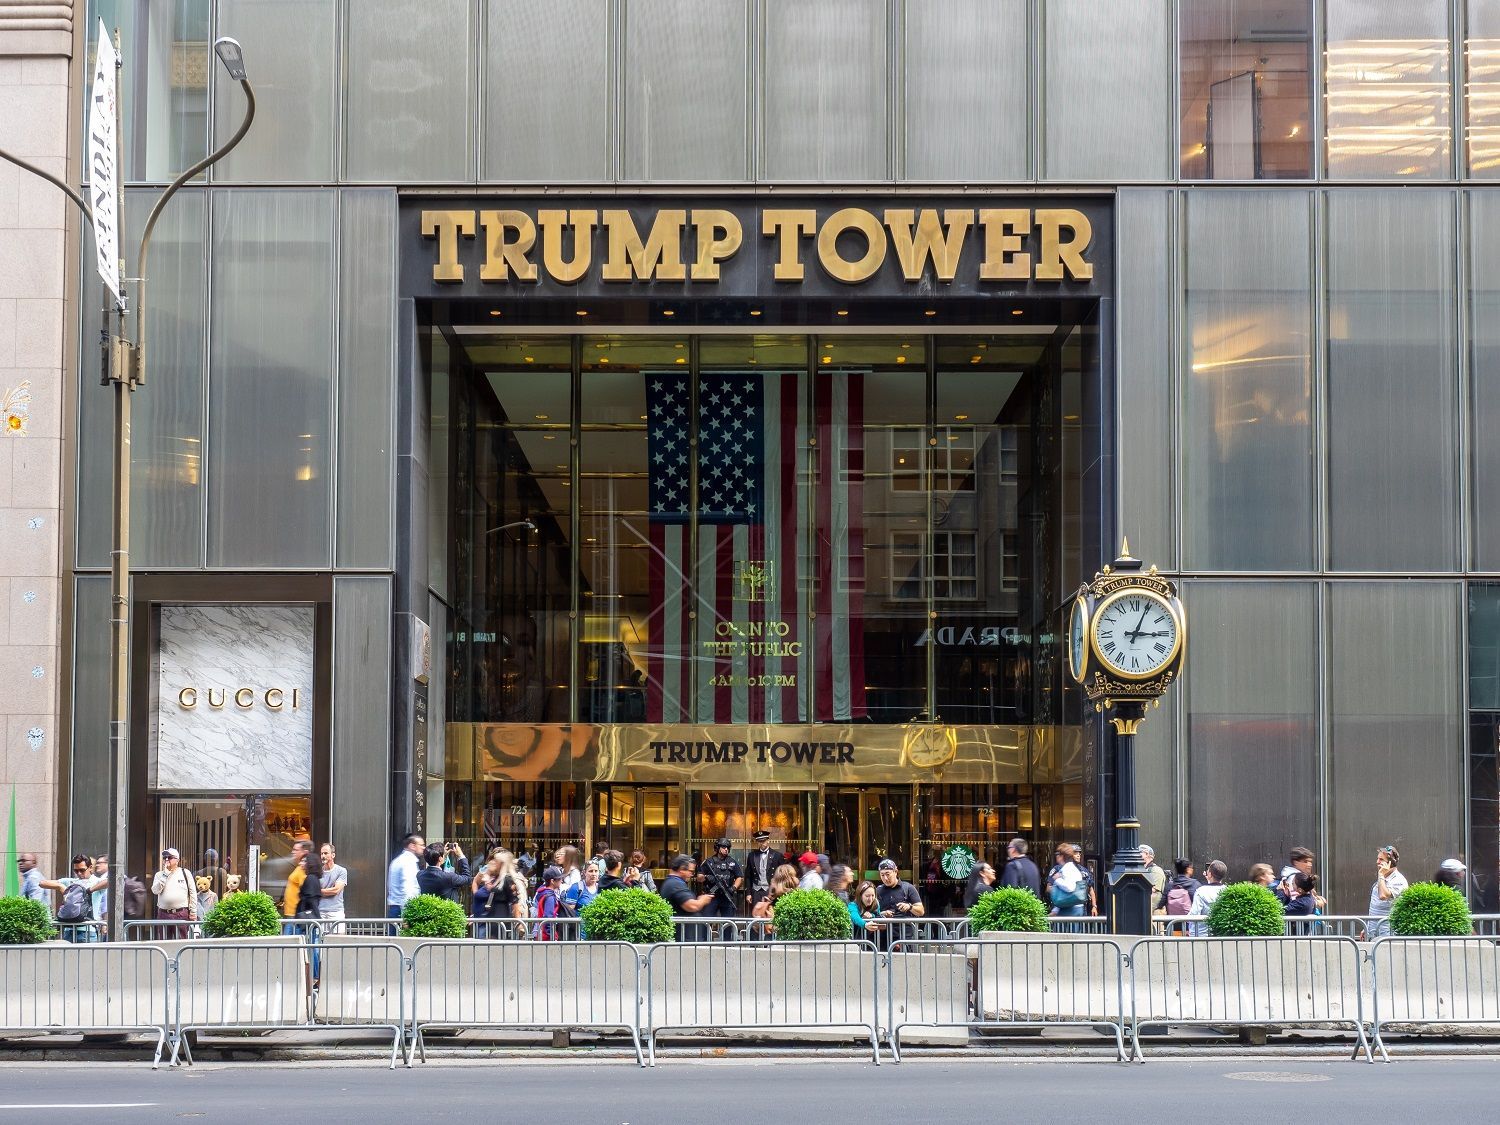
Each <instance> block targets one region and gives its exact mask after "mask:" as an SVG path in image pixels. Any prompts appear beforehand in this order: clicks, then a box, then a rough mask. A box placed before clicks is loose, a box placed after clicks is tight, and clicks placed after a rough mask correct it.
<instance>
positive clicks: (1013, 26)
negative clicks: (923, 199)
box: [902, 0, 1031, 180]
mask: <svg viewBox="0 0 1500 1125" xmlns="http://www.w3.org/2000/svg"><path fill="white" fill-rule="evenodd" d="M902 11H903V16H904V21H905V23H904V30H905V35H906V49H905V60H906V76H905V77H906V112H905V115H904V121H905V128H906V147H905V156H906V167H905V174H906V175H907V176H908V177H910V178H912V179H918V180H974V179H978V180H1004V179H1023V178H1025V177H1026V175H1027V174H1028V165H1029V152H1028V150H1029V147H1030V143H1029V142H1030V128H1029V124H1028V117H1029V114H1028V112H1027V110H1028V107H1029V106H1030V104H1031V66H1030V58H1031V52H1030V50H1029V46H1028V44H1029V36H1028V31H1027V22H1028V21H1027V4H1026V3H1025V2H1024V0H1019V2H1018V0H919V2H911V0H905V2H904V6H903V9H902Z"/></svg>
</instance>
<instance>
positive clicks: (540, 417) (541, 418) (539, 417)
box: [532, 414, 547, 422]
mask: <svg viewBox="0 0 1500 1125" xmlns="http://www.w3.org/2000/svg"><path fill="white" fill-rule="evenodd" d="M532 417H533V418H535V419H536V420H537V421H538V422H545V421H546V420H547V415H545V414H533V415H532Z"/></svg>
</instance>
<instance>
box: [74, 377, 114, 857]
mask: <svg viewBox="0 0 1500 1125" xmlns="http://www.w3.org/2000/svg"><path fill="white" fill-rule="evenodd" d="M101 389H102V388H101ZM73 598H74V601H73V691H72V696H73V729H72V737H71V746H72V751H73V756H72V768H71V771H70V772H71V777H70V780H69V801H70V804H69V821H68V823H69V834H68V850H69V854H70V855H71V854H75V853H77V852H87V853H88V854H89V855H98V854H99V853H100V852H108V851H109V850H110V848H111V847H112V846H113V844H112V843H111V841H110V829H109V825H110V819H109V770H110V751H109V701H110V700H109V657H110V647H109V645H110V626H109V619H110V604H109V578H108V577H106V576H103V575H100V576H97V577H93V578H86V577H82V576H80V577H78V578H77V579H76V580H75V581H74V584H73Z"/></svg>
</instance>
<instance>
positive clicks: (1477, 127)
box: [1464, 0, 1500, 177]
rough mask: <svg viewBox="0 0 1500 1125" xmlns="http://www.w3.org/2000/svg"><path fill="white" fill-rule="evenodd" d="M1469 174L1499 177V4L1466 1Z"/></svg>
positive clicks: (1465, 100) (1466, 94)
mask: <svg viewBox="0 0 1500 1125" xmlns="http://www.w3.org/2000/svg"><path fill="white" fill-rule="evenodd" d="M1464 61H1465V63H1466V69H1465V74H1464V102H1465V108H1466V110H1467V113H1468V119H1469V121H1468V126H1469V127H1468V142H1469V175H1471V176H1486V177H1489V176H1500V7H1497V6H1496V5H1495V4H1493V3H1491V2H1490V0H1469V24H1468V31H1467V37H1466V39H1465V40H1464Z"/></svg>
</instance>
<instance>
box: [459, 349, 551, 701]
mask: <svg viewBox="0 0 1500 1125" xmlns="http://www.w3.org/2000/svg"><path fill="white" fill-rule="evenodd" d="M571 357H572V349H571V347H570V345H569V344H568V342H567V341H566V340H559V339H540V340H534V339H523V338H519V337H499V338H497V342H495V343H493V344H488V345H484V346H476V347H474V348H471V349H470V353H469V359H470V360H471V362H472V363H473V364H474V370H473V373H472V376H473V377H471V378H464V379H455V380H453V381H452V382H451V384H450V386H451V388H452V392H451V397H450V399H449V403H448V414H449V416H450V417H451V418H452V420H453V430H452V440H451V444H450V458H451V459H450V462H449V465H450V469H449V473H450V481H451V485H450V489H449V492H448V504H449V512H450V517H449V525H448V526H449V533H450V535H452V537H453V539H452V554H451V566H452V585H451V587H450V596H449V600H450V604H451V605H452V609H453V612H452V616H451V618H450V633H451V636H450V646H451V647H450V649H449V652H450V658H451V659H452V675H451V676H450V682H449V696H448V706H449V714H450V716H452V717H453V718H454V719H456V720H458V721H474V722H493V723H555V722H565V721H567V718H568V690H569V689H568V682H569V676H568V659H569V645H570V644H571V641H570V638H569V628H568V610H569V608H570V607H571V598H572V593H571V590H572V586H571V581H570V571H571V568H572V563H573V559H572V551H571V543H572V539H573V536H572V526H571V523H570V520H569V515H568V513H569V508H570V504H569V488H570V487H571V484H570V473H569V468H568V463H569V455H568V433H569V426H570V417H571V407H570V401H571V394H572V391H571V387H572V379H571V376H570V372H571V370H572V362H571ZM528 524H529V526H528Z"/></svg>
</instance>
